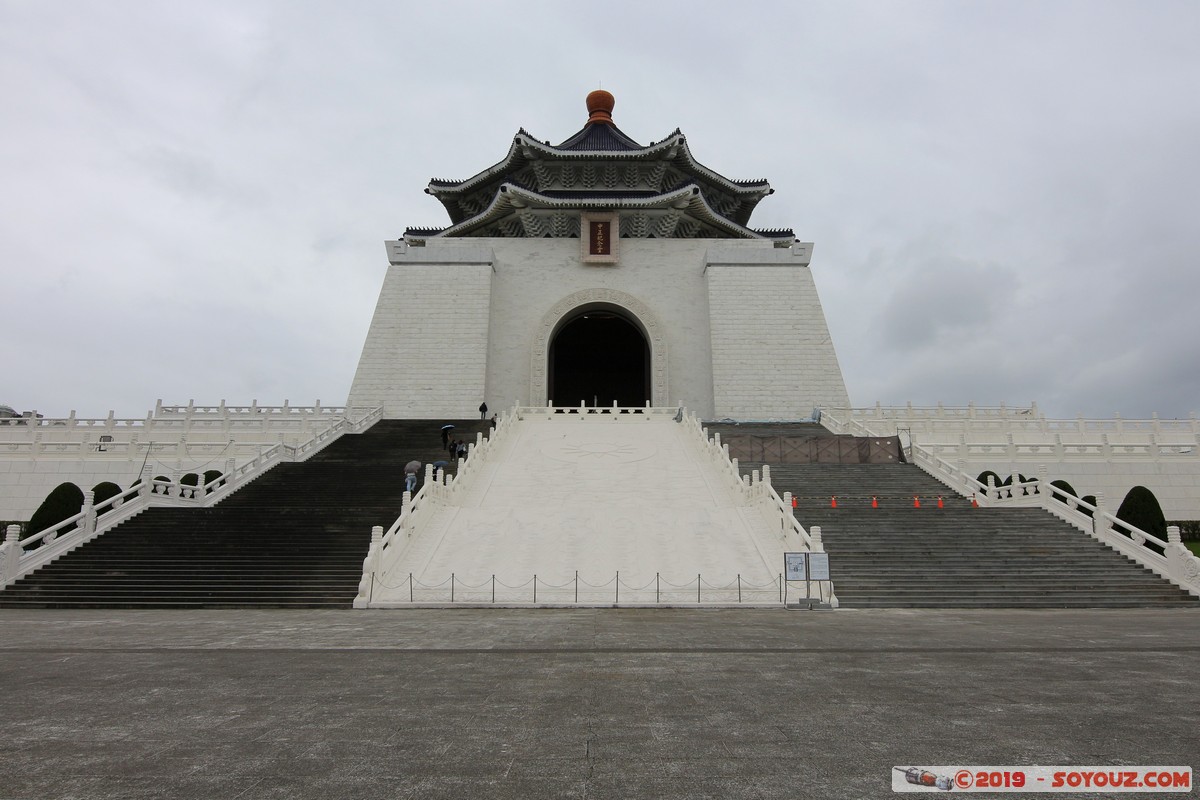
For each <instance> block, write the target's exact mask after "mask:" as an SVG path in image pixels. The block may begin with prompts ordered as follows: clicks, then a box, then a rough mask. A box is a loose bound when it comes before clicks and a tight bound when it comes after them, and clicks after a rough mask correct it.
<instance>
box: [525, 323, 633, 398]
mask: <svg viewBox="0 0 1200 800" xmlns="http://www.w3.org/2000/svg"><path fill="white" fill-rule="evenodd" d="M549 388H550V401H551V402H552V403H554V405H556V406H578V405H579V404H580V403H584V404H586V405H587V406H589V407H592V406H611V405H612V404H613V402H614V401H615V402H616V403H617V405H619V406H636V407H639V408H640V407H642V406H645V405H646V401H647V400H649V399H650V348H649V346H648V344H647V343H646V337H645V336H643V335H642V332H641V330H639V329H638V327H637V326H636V325H634V324H633V323H632V322H630V321H629V320H628V319H626V318H625V317H623V316H621V315H620V314H616V313H614V312H612V311H606V310H591V311H585V312H582V313H580V314H579V315H578V316H576V317H575V318H574V319H572V320H570V321H569V322H567V323H566V324H564V325H563V326H562V327H561V328H559V330H558V333H556V334H555V336H554V341H553V342H551V344H550V387H549Z"/></svg>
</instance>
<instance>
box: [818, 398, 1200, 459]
mask: <svg viewBox="0 0 1200 800" xmlns="http://www.w3.org/2000/svg"><path fill="white" fill-rule="evenodd" d="M821 415H822V422H825V421H826V420H825V417H826V416H829V417H832V418H833V420H835V421H836V423H837V424H838V425H839V426H841V427H845V426H847V425H849V424H850V422H852V421H853V422H856V423H858V426H857V427H858V429H859V430H866V431H868V432H869V435H871V436H892V435H894V434H895V432H896V428H897V427H907V428H910V429H911V430H912V431H913V432H914V433H915V432H918V431H921V432H925V433H928V434H930V435H931V436H932V435H936V434H937V433H939V432H940V433H941V434H942V435H943V436H947V435H949V434H952V433H960V432H970V433H971V434H972V436H971V438H972V440H973V441H974V442H978V440H979V434H980V433H983V432H990V433H993V434H997V435H1000V436H1015V437H1017V438H1022V437H1025V438H1028V437H1034V438H1036V439H1037V440H1040V441H1042V442H1050V441H1052V440H1054V439H1055V438H1056V437H1059V438H1061V439H1064V440H1073V441H1066V444H1067V445H1068V446H1069V445H1071V444H1088V443H1098V442H1100V441H1105V442H1107V441H1108V440H1109V439H1111V440H1112V444H1113V445H1114V446H1122V445H1129V446H1135V445H1145V444H1149V445H1157V446H1158V447H1160V448H1180V447H1183V448H1190V449H1192V450H1196V449H1198V448H1197V445H1198V444H1200V419H1197V416H1196V413H1195V412H1192V413H1191V414H1189V416H1188V417H1187V418H1186V419H1161V418H1160V417H1159V416H1158V415H1157V414H1152V415H1151V416H1150V418H1149V419H1125V418H1123V417H1121V416H1120V415H1119V414H1118V415H1115V416H1113V417H1111V418H1108V419H1089V418H1085V417H1083V416H1078V417H1075V418H1072V419H1051V418H1048V417H1045V416H1043V415H1042V414H1041V412H1039V411H1038V409H1037V404H1036V403H1035V404H1032V405H1031V406H1029V407H1027V408H1026V407H1019V408H1018V407H1010V406H1004V405H1001V406H999V407H992V408H989V407H983V406H974V405H968V406H966V407H960V408H954V407H949V406H941V405H938V406H937V407H920V406H913V405H911V404H910V405H907V406H880V405H876V406H874V407H868V408H824V409H821ZM837 432H849V431H848V430H847V431H837ZM991 446H996V445H991Z"/></svg>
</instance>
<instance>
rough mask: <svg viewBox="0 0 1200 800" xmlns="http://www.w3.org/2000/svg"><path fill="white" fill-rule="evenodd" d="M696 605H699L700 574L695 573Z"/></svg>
mask: <svg viewBox="0 0 1200 800" xmlns="http://www.w3.org/2000/svg"><path fill="white" fill-rule="evenodd" d="M696 605H700V573H699V572H697V573H696Z"/></svg>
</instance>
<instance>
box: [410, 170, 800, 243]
mask: <svg viewBox="0 0 1200 800" xmlns="http://www.w3.org/2000/svg"><path fill="white" fill-rule="evenodd" d="M522 208H536V209H554V210H563V211H609V210H613V211H618V210H636V209H668V208H677V209H680V210H685V209H686V210H687V212H688V213H689V214H690V215H691V216H692V217H694V218H695V219H697V220H699V221H701V222H704V223H705V224H707V225H710V226H712V227H713V228H716V229H717V230H720V231H722V232H724V233H727V234H728V235H729V236H730V237H731V238H736V239H777V238H782V237H781V235H780V234H782V233H783V232H768V233H760V232H758V231H755V230H752V229H750V228H747V227H745V226H743V225H739V224H738V223H736V222H733V221H731V220H729V219H726V218H725V217H722V216H721V215H720V214H718V213H717V212H716V211H714V210H713V209H712V207H711V206H709V204H708V202H707V201H706V200H705V199H704V193H703V192H702V191H701V189H700V187H699V186H698V185H697V184H695V183H692V184H688V185H686V186H681V187H679V188H677V189H675V190H673V191H670V192H667V193H664V194H659V195H654V196H652V197H594V196H593V197H578V198H576V197H572V198H557V197H547V196H546V195H543V194H539V193H537V192H533V191H530V190H528V189H525V188H523V187H521V186H518V185H516V184H512V183H505V184H503V185H501V186H500V189H499V191H497V192H496V197H495V198H494V199H493V200H492V202H491V204H490V205H489V206H488V207H487V208H486V209H485V210H484V211H482V212H481V213H479V214H477V215H476V216H474V217H471V218H470V219H468V220H463V221H462V222H460V223H458V224H456V225H451V226H450V227H448V228H444V229H442V230H440V231H437V232H435V233H428V234H425V235H424V236H423V237H421V238H430V239H435V238H436V239H443V238H447V239H448V238H454V237H459V236H468V235H470V234H471V233H472V232H473V231H475V230H478V229H479V228H480V227H482V226H484V225H488V224H491V223H493V222H495V221H497V220H499V219H502V218H504V217H506V216H508V215H509V214H511V213H512V212H514V211H517V210H519V209H522ZM425 230H428V229H410V230H409V231H406V232H405V233H406V235H410V233H411V235H414V236H420V233H424V231H425ZM418 231H420V233H418ZM788 235H790V234H788Z"/></svg>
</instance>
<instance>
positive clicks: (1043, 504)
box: [906, 441, 1200, 597]
mask: <svg viewBox="0 0 1200 800" xmlns="http://www.w3.org/2000/svg"><path fill="white" fill-rule="evenodd" d="M906 450H907V452H906V454H907V455H908V456H909V460H910V461H911V462H913V463H914V464H916V465H917V466H918V467H920V468H921V469H923V470H925V472H927V473H928V474H930V475H932V476H933V477H934V478H936V479H938V480H939V481H941V482H942V483H944V484H945V485H947V486H949V487H950V488H951V489H954V490H955V491H958V492H959V493H960V494H963V495H964V496H966V495H970V496H973V498H974V500H975V502H977V503H978V504H979V505H981V506H991V507H1010V508H1012V507H1032V508H1041V509H1043V510H1044V511H1047V512H1049V513H1050V514H1052V515H1054V516H1055V517H1057V518H1059V519H1061V520H1063V521H1064V522H1067V523H1069V524H1070V525H1072V526H1074V527H1075V528H1077V529H1079V530H1080V531H1082V532H1084V533H1086V534H1088V535H1090V536H1091V537H1092V538H1094V539H1096V540H1097V541H1099V542H1102V543H1103V544H1106V545H1108V546H1109V547H1111V548H1112V549H1114V550H1116V551H1117V552H1119V553H1121V554H1122V555H1125V556H1127V557H1128V558H1130V559H1132V560H1134V561H1136V562H1137V563H1139V564H1141V565H1142V566H1144V567H1146V568H1147V569H1149V570H1151V571H1152V572H1154V573H1155V574H1156V575H1159V576H1160V577H1162V578H1165V579H1166V580H1168V581H1170V582H1171V583H1173V584H1175V585H1176V586H1178V587H1180V588H1181V589H1184V590H1185V591H1187V592H1188V593H1189V594H1193V595H1196V596H1197V597H1200V558H1197V557H1196V556H1194V555H1192V553H1191V551H1189V550H1188V549H1187V547H1186V546H1184V544H1183V542H1182V540H1181V537H1180V531H1179V527H1178V526H1176V525H1171V526H1168V528H1167V540H1166V541H1163V540H1162V539H1160V538H1159V537H1157V536H1155V535H1154V534H1152V533H1149V532H1148V531H1144V530H1142V529H1141V528H1138V527H1136V526H1134V525H1131V524H1129V523H1128V522H1125V521H1124V520H1122V519H1119V518H1117V517H1116V516H1115V515H1113V514H1111V513H1110V512H1108V511H1107V510H1106V509H1105V508H1104V501H1103V496H1100V495H1098V496H1097V500H1096V503H1094V504H1093V503H1088V502H1087V501H1085V500H1083V499H1082V498H1080V497H1077V496H1075V495H1073V494H1071V493H1070V492H1067V491H1065V490H1063V489H1061V488H1060V487H1058V486H1055V485H1054V484H1053V483H1051V482H1050V481H1049V480H1048V479H1047V476H1046V468H1045V467H1040V468H1039V470H1038V472H1039V475H1038V477H1036V478H1029V479H1026V480H1024V481H1019V480H1014V481H1013V482H1012V483H1011V484H1007V485H1000V486H997V485H996V483H995V481H994V479H993V478H992V476H988V482H987V484H986V485H985V484H983V483H980V482H979V480H978V479H977V478H975V477H973V476H971V475H970V474H968V473H967V472H966V470H965V468H964V467H963V466H958V467H956V466H954V465H953V464H950V463H949V462H947V461H946V460H945V459H943V458H941V457H939V456H938V455H937V454H936V453H934V452H933V451H931V450H929V449H927V448H925V447H923V446H921V445H920V444H918V443H917V442H913V441H910V442H909V445H908V447H907V448H906ZM1158 550H1162V552H1161V553H1160V552H1158Z"/></svg>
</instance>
